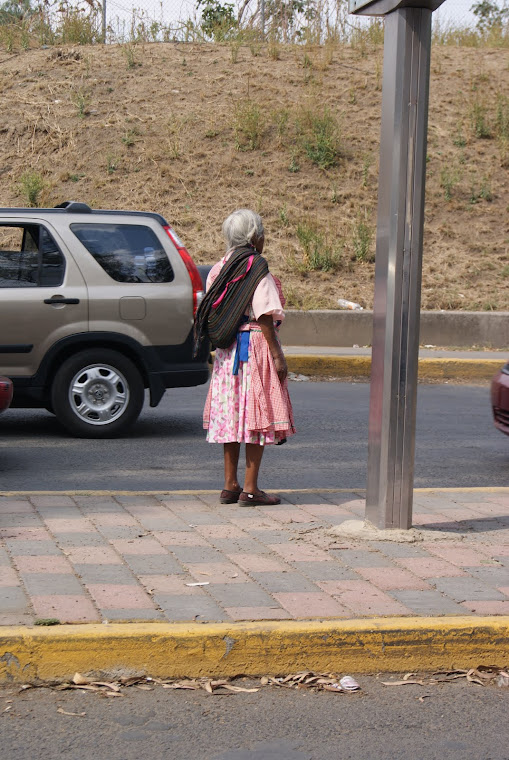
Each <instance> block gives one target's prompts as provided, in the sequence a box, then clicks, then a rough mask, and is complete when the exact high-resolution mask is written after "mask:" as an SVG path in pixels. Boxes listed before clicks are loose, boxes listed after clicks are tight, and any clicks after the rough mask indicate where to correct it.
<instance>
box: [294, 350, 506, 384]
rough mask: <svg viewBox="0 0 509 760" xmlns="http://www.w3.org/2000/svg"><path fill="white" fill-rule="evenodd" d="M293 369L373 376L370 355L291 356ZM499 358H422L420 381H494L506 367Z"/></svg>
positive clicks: (302, 371)
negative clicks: (494, 376) (494, 377)
mask: <svg viewBox="0 0 509 760" xmlns="http://www.w3.org/2000/svg"><path fill="white" fill-rule="evenodd" d="M286 361H287V364H288V369H289V371H290V372H295V374H298V375H309V376H316V375H325V376H330V377H366V378H369V377H370V375H371V357H369V356H329V355H320V354H316V355H314V356H308V355H297V354H295V355H287V356H286ZM502 363H503V362H502V360H501V361H499V360H498V359H433V358H426V359H419V379H420V380H491V378H492V377H493V375H495V374H496V372H498V370H499V369H500V367H501V366H502Z"/></svg>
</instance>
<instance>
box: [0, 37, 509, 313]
mask: <svg viewBox="0 0 509 760" xmlns="http://www.w3.org/2000/svg"><path fill="white" fill-rule="evenodd" d="M253 53H258V54H257V55H254V54H253ZM270 53H272V56H274V51H270V50H268V49H266V48H260V49H259V50H255V51H251V50H250V49H249V48H248V47H242V48H240V49H237V50H236V49H232V48H229V47H228V46H218V45H204V44H202V45H199V44H190V45H184V44H151V45H148V44H146V45H139V46H135V47H133V46H129V47H126V46H107V47H104V48H103V47H99V46H98V47H84V48H63V49H58V50H55V49H46V50H40V49H39V50H29V51H26V52H20V53H19V54H15V55H12V54H8V53H7V52H5V51H0V64H1V65H0V95H1V98H2V121H1V126H0V130H1V133H2V140H1V142H0V172H1V174H2V179H3V181H2V184H1V187H0V205H3V206H10V205H25V204H26V203H27V197H26V190H23V189H22V188H20V184H19V183H20V179H21V177H22V175H23V173H24V172H26V171H33V172H36V173H38V174H39V175H40V176H41V177H42V178H43V180H44V189H43V191H42V193H41V195H40V197H39V205H54V204H56V203H58V202H61V201H62V200H64V199H76V200H83V201H86V202H88V203H89V204H91V205H92V206H94V207H110V208H132V209H146V210H154V211H159V212H161V213H162V214H163V215H165V216H166V217H167V218H168V220H169V221H171V223H172V224H174V226H175V227H176V229H177V231H178V232H179V233H180V234H181V235H182V237H183V238H184V240H185V241H186V243H187V245H188V247H189V250H190V251H191V253H192V254H193V256H194V257H195V259H196V260H197V261H200V262H213V261H214V260H216V259H217V258H218V256H219V254H220V252H221V250H222V241H221V237H220V226H221V222H222V219H223V218H224V217H225V215H227V214H228V213H229V212H230V211H231V210H232V209H233V208H235V207H238V206H249V207H253V208H255V209H256V210H257V211H259V212H260V213H261V214H262V215H263V217H264V221H265V225H266V229H267V240H268V247H267V253H268V256H269V259H270V262H271V266H272V269H273V270H274V271H275V272H277V273H278V274H280V275H282V277H283V280H284V285H285V290H286V293H287V295H288V297H289V305H290V306H293V307H296V308H334V307H335V301H336V299H337V297H339V296H342V297H346V298H349V299H351V300H354V301H359V302H360V303H361V304H362V305H364V306H365V307H369V306H370V305H371V304H372V296H373V271H374V265H373V263H370V262H359V261H357V260H356V259H355V250H356V244H355V237H356V235H357V236H358V232H359V223H360V222H363V223H364V224H365V225H367V226H368V228H371V230H374V226H375V222H376V196H377V171H378V138H379V123H380V102H381V76H382V59H383V51H382V49H381V48H375V49H371V50H366V49H352V48H348V47H330V46H328V47H325V48H309V47H308V48H306V49H303V48H302V47H300V48H296V47H290V46H288V47H281V48H280V49H279V55H280V58H279V59H275V58H274V57H271V54H270ZM233 59H235V61H234V60H233ZM500 97H502V98H506V99H508V100H509V76H508V58H507V51H505V50H495V49H484V50H479V49H470V48H463V49H462V48H453V47H441V46H437V47H435V48H434V49H433V56H432V77H431V102H430V126H429V144H428V184H427V206H426V230H425V239H424V271H423V308H427V309H436V308H444V309H449V308H451V309H458V308H463V309H507V308H508V306H507V304H508V300H509V299H508V295H509V228H508V223H507V219H508V216H507V211H508V201H509V195H508V192H507V191H508V176H507V175H508V166H509V160H508V157H507V155H506V153H505V152H504V150H505V149H504V144H503V141H501V140H500V139H497V137H496V136H495V137H493V138H492V139H480V138H478V137H476V136H475V134H474V129H473V122H472V115H473V114H474V109H475V108H477V109H478V110H477V126H479V120H480V115H483V114H484V117H485V119H486V121H487V122H488V123H489V125H491V129H492V130H494V128H495V121H496V114H497V98H498V99H500ZM246 104H247V105H246ZM253 104H255V105H258V107H259V113H258V116H257V115H256V110H255V111H253ZM324 106H326V107H327V108H328V109H329V112H330V113H331V114H332V115H333V116H334V118H336V119H337V121H338V124H339V127H340V132H341V157H340V160H339V163H338V165H337V166H336V167H335V168H332V169H328V170H321V169H320V168H318V167H317V166H315V165H314V164H313V163H312V162H311V161H310V159H309V158H307V156H306V155H305V153H304V151H303V149H302V146H301V138H300V131H302V129H304V128H305V124H306V120H307V123H309V121H310V119H311V120H312V118H313V114H314V115H315V116H316V115H321V114H322V113H323V109H324ZM246 108H248V110H250V112H251V120H250V124H251V127H252V128H257V130H258V132H259V135H260V145H259V148H258V149H256V150H238V148H237V141H238V140H239V139H240V140H241V141H242V140H243V139H244V138H243V135H241V134H239V133H238V131H237V133H236V131H235V124H236V123H237V126H238V124H239V121H238V119H239V118H240V120H241V124H242V125H243V126H248V118H247V116H246ZM505 108H506V112H508V113H509V106H508V105H507V100H506V106H505ZM242 109H244V111H243V116H242V115H241V116H240V117H239V116H238V114H239V112H242ZM479 109H481V110H479ZM483 109H484V111H483ZM310 115H311V116H310ZM236 117H237V122H236ZM475 122H476V119H475V118H474V126H475ZM299 125H300V127H299ZM303 125H304V126H303ZM506 127H507V130H509V125H506ZM299 130H300V131H299ZM508 136H509V135H508ZM290 167H291V168H292V169H294V171H290V170H289V169H290ZM295 169H298V171H295ZM446 196H447V197H449V196H450V199H449V200H446ZM472 200H475V202H472ZM303 224H304V225H307V228H308V230H309V229H314V230H316V231H317V233H318V234H320V235H321V236H322V245H327V246H329V247H330V248H331V249H335V250H338V251H341V262H340V268H339V271H337V272H335V273H330V272H329V273H325V272H314V271H309V269H308V267H307V265H306V258H305V256H304V254H303V249H302V246H301V242H300V241H299V238H298V236H297V234H296V233H297V228H298V226H299V225H303ZM358 248H359V244H357V250H358ZM373 252H374V240H373V242H372V243H371V248H370V254H371V255H372V254H373Z"/></svg>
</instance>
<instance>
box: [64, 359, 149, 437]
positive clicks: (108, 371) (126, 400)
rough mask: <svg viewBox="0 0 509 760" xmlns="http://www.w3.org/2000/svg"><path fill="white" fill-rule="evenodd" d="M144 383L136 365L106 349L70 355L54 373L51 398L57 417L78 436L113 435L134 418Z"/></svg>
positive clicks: (133, 420) (122, 430)
mask: <svg viewBox="0 0 509 760" xmlns="http://www.w3.org/2000/svg"><path fill="white" fill-rule="evenodd" d="M143 398H144V384H143V380H142V377H141V375H140V373H139V371H138V369H137V367H136V366H135V365H134V364H133V363H132V362H131V361H130V360H129V359H127V358H126V357H125V356H123V355H122V354H120V353H118V352H117V351H112V350H110V349H89V350H87V351H81V352H80V353H78V354H75V355H74V356H71V357H70V358H69V359H67V361H65V362H64V363H63V364H62V366H61V367H60V369H59V370H58V371H57V373H56V375H55V379H54V381H53V385H52V389H51V401H52V407H53V410H54V413H55V414H56V417H57V419H58V420H59V421H60V422H61V423H62V425H63V426H64V427H65V428H67V430H68V431H69V432H70V433H72V434H73V435H75V436H78V437H80V438H114V437H115V436H117V435H120V434H122V433H123V432H124V431H125V430H126V429H127V428H128V427H129V426H130V425H132V424H133V422H135V421H136V419H137V418H138V416H139V414H140V412H141V408H142V406H143Z"/></svg>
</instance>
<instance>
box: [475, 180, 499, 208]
mask: <svg viewBox="0 0 509 760" xmlns="http://www.w3.org/2000/svg"><path fill="white" fill-rule="evenodd" d="M492 200H493V193H492V192H491V186H490V184H489V182H488V180H487V179H486V177H483V178H482V180H481V184H480V185H478V183H477V181H476V179H475V178H474V179H473V180H472V188H471V192H470V203H472V204H474V203H478V202H479V201H487V202H488V203H491V201H492Z"/></svg>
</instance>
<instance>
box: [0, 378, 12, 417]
mask: <svg viewBox="0 0 509 760" xmlns="http://www.w3.org/2000/svg"><path fill="white" fill-rule="evenodd" d="M11 401H12V381H11V380H9V378H8V377H2V375H0V412H5V410H6V409H8V408H9V406H10V403H11Z"/></svg>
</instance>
